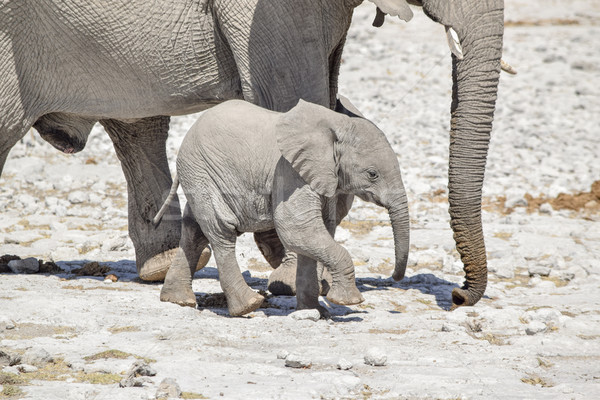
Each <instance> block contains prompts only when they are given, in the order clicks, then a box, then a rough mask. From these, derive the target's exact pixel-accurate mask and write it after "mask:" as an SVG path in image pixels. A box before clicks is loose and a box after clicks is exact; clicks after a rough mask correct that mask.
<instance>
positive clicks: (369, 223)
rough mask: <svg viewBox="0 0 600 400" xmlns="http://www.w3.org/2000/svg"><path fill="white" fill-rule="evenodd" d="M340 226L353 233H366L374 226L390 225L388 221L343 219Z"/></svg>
mask: <svg viewBox="0 0 600 400" xmlns="http://www.w3.org/2000/svg"><path fill="white" fill-rule="evenodd" d="M340 226H341V227H342V228H344V229H347V230H349V231H350V232H352V233H353V234H355V235H366V234H368V233H370V232H371V231H372V230H373V228H375V227H376V226H391V224H390V222H389V221H379V220H351V221H349V220H343V221H342V222H341V223H340Z"/></svg>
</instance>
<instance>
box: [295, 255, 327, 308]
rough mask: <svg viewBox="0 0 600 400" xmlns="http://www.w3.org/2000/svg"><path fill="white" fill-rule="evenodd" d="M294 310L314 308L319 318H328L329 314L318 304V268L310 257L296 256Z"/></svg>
mask: <svg viewBox="0 0 600 400" xmlns="http://www.w3.org/2000/svg"><path fill="white" fill-rule="evenodd" d="M296 287H297V288H298V291H297V293H296V309H297V310H304V309H312V308H316V309H317V310H319V313H321V317H323V318H328V317H329V312H328V311H327V310H326V309H325V307H323V306H321V305H320V304H319V292H320V290H321V289H320V288H319V285H318V267H317V262H316V261H315V260H313V259H312V258H310V257H306V256H303V255H302V254H299V255H298V273H297V274H296Z"/></svg>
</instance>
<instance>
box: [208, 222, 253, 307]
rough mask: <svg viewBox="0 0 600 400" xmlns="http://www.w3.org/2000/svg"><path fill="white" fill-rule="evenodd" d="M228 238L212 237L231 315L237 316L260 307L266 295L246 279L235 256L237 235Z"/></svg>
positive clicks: (233, 234) (221, 281)
mask: <svg viewBox="0 0 600 400" xmlns="http://www.w3.org/2000/svg"><path fill="white" fill-rule="evenodd" d="M227 236H228V237H227V238H224V237H220V238H215V240H213V238H211V244H212V246H213V252H214V255H215V260H216V262H217V268H218V270H219V282H220V283H221V289H223V293H225V297H226V298H227V308H228V309H229V315H231V316H233V317H236V316H240V315H244V314H247V313H249V312H252V311H254V310H256V309H257V308H259V307H260V306H261V305H262V303H263V301H264V299H265V298H264V297H263V296H261V295H260V294H258V293H256V292H255V291H254V290H252V289H250V287H249V286H248V285H247V284H246V281H244V277H243V276H242V273H241V272H240V267H239V265H238V263H237V260H236V258H235V241H236V235H235V233H232V234H231V235H227Z"/></svg>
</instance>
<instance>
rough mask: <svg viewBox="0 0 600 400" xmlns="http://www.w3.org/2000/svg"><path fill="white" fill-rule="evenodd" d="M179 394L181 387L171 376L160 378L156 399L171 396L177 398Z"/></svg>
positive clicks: (161, 399)
mask: <svg viewBox="0 0 600 400" xmlns="http://www.w3.org/2000/svg"><path fill="white" fill-rule="evenodd" d="M179 396H181V388H180V387H179V384H177V382H176V381H175V379H173V378H165V379H163V380H162V382H161V383H160V385H159V386H158V389H157V390H156V399H157V400H163V399H168V398H171V397H175V398H178V397H179Z"/></svg>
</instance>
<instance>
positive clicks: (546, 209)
mask: <svg viewBox="0 0 600 400" xmlns="http://www.w3.org/2000/svg"><path fill="white" fill-rule="evenodd" d="M553 211H554V209H553V208H552V206H551V205H550V203H544V204H542V205H541V206H540V214H547V215H552V212H553Z"/></svg>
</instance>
